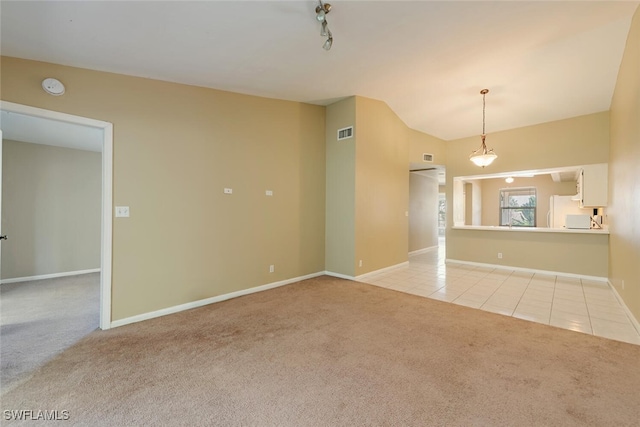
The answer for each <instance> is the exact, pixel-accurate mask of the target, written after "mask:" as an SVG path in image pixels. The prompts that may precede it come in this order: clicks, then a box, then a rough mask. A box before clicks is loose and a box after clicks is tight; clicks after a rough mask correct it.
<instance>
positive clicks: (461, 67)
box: [0, 0, 638, 140]
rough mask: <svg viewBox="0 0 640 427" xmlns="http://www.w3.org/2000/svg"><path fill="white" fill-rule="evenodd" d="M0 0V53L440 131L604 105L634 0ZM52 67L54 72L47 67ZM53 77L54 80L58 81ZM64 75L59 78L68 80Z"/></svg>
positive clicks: (465, 130)
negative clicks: (324, 5)
mask: <svg viewBox="0 0 640 427" xmlns="http://www.w3.org/2000/svg"><path fill="white" fill-rule="evenodd" d="M331 3H332V5H333V9H332V11H331V13H330V14H329V15H328V22H329V27H330V29H331V31H332V32H333V35H334V44H333V48H332V49H331V50H330V51H329V52H326V51H324V50H323V49H322V47H321V46H322V44H323V42H324V39H323V38H322V37H320V35H319V31H320V25H319V23H318V22H317V21H316V19H315V12H314V9H315V6H316V5H317V2H316V1H312V0H297V1H253V2H252V1H237V0H236V1H199V2H183V1H173V2H157V1H141V2H131V1H127V2H119V1H107V2H99V1H79V2H76V1H71V2H64V1H45V2H33V1H28V2H26V1H17V2H7V1H3V2H2V4H1V12H2V13H1V27H0V28H1V46H0V48H1V51H2V54H3V55H6V56H14V57H20V58H27V59H34V60H40V61H48V62H54V63H60V64H65V65H72V66H76V67H83V68H90V69H96V70H103V71H110V72H116V73H122V74H130V75H136V76H142V77H149V78H154V79H160V80H167V81H174V82H181V83H186V84H191V85H199V86H206V87H212V88H217V89H223V90H228V91H233V92H240V93H247V94H254V95H259V96H266V97H272V98H279V99H288V100H295V101H301V102H309V103H317V104H322V105H327V104H329V103H331V102H333V101H335V100H337V99H341V98H343V97H346V96H350V95H360V96H364V97H369V98H374V99H379V100H382V101H385V102H386V103H387V104H388V105H389V106H390V107H391V108H392V109H393V110H394V111H395V112H396V113H397V114H398V116H399V117H400V118H401V119H402V120H403V121H404V122H405V123H406V124H407V125H408V126H410V127H411V128H414V129H417V130H420V131H423V132H426V133H428V134H431V135H434V136H437V137H440V138H443V139H445V140H450V139H456V138H460V137H465V136H471V135H477V134H479V133H480V132H481V130H482V97H481V95H480V94H479V92H480V90H481V89H483V88H485V87H486V88H489V90H490V92H489V94H488V95H487V113H486V117H487V118H486V123H487V124H486V126H487V132H488V133H491V132H495V131H498V130H503V129H510V128H516V127H521V126H526V125H531V124H536V123H542V122H547V121H551V120H558V119H563V118H568V117H574V116H578V115H583V114H589V113H594V112H599V111H604V110H608V109H609V107H610V103H611V97H612V94H613V89H614V85H615V81H616V76H617V72H618V68H619V66H620V61H621V58H622V52H623V49H624V45H625V41H626V37H627V34H628V31H629V25H630V21H631V17H632V15H633V13H634V11H635V10H636V8H637V7H638V2H637V1H632V2H630V1H623V2H612V1H587V2H580V1H558V2H541V1H493V2H481V1H472V2H458V1H440V2H436V1H407V2H405V1H344V0H333V1H331ZM48 77H56V76H48ZM63 83H64V82H63ZM72 90H73V86H72V85H68V87H67V91H72Z"/></svg>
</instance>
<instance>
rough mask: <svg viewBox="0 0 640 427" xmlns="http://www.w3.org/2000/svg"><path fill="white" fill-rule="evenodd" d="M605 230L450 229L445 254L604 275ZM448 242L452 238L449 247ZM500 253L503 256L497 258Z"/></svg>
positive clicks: (605, 269) (517, 265)
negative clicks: (561, 231) (547, 231)
mask: <svg viewBox="0 0 640 427" xmlns="http://www.w3.org/2000/svg"><path fill="white" fill-rule="evenodd" d="M608 237H609V236H608V235H606V234H578V233H540V232H531V231H515V230H508V231H485V230H459V229H456V230H449V233H448V234H447V239H448V240H447V258H448V259H454V260H460V261H472V262H480V263H485V264H497V265H505V266H510V267H520V268H531V269H537V270H547V271H559V272H564V273H571V274H579V275H583V276H584V275H586V276H594V277H607V268H608V259H607V255H608V251H609V243H608V241H609V239H608ZM450 242H453V245H452V247H451V248H449V246H450V244H451V243H450ZM498 253H502V259H499V258H498Z"/></svg>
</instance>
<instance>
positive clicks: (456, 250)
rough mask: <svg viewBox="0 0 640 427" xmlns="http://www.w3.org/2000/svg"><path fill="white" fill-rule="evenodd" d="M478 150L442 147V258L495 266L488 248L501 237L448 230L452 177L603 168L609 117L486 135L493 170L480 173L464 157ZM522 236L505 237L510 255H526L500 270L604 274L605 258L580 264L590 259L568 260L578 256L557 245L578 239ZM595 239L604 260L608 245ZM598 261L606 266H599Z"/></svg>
mask: <svg viewBox="0 0 640 427" xmlns="http://www.w3.org/2000/svg"><path fill="white" fill-rule="evenodd" d="M479 144H480V137H479V136H477V137H470V138H464V139H459V140H455V141H450V142H448V143H447V200H449V201H448V202H447V203H448V206H447V208H448V213H447V224H448V229H447V248H446V250H447V258H450V259H458V260H463V261H472V262H483V263H491V264H496V263H498V259H497V256H496V253H497V252H498V251H494V250H493V249H495V248H493V246H497V245H495V244H493V243H491V242H492V241H495V240H497V241H498V242H500V241H502V240H505V239H507V237H505V236H504V235H503V232H499V231H495V232H491V231H488V232H486V233H478V231H476V230H452V229H451V228H450V225H451V224H453V221H452V219H453V209H452V206H453V203H455V202H456V201H455V200H453V185H454V183H453V178H454V177H455V176H473V175H482V174H493V173H499V172H512V171H522V170H534V169H547V168H555V167H563V166H578V165H585V164H595V163H606V162H608V160H609V113H608V112H602V113H596V114H590V115H586V116H579V117H574V118H571V119H566V120H559V121H555V122H549V123H542V124H539V125H534V126H527V127H523V128H518V129H511V130H507V131H502V132H496V133H491V132H490V131H489V134H488V135H487V146H488V147H489V148H494V149H495V151H496V153H497V154H498V158H497V159H496V160H495V162H494V163H493V164H492V165H490V166H488V167H486V168H484V169H481V168H478V167H477V166H475V165H474V164H473V163H472V162H470V161H469V153H470V152H471V151H473V150H474V149H476V148H477V147H478V146H479ZM463 211H464V210H463ZM456 219H457V221H458V222H459V221H460V218H456ZM462 221H464V218H462ZM487 233H489V234H487ZM491 233H495V235H494V236H492V234H491ZM523 233H524V232H518V233H514V234H512V235H511V237H508V239H509V241H510V242H511V243H510V245H511V246H510V247H511V249H510V251H512V252H514V253H520V252H522V253H527V254H528V255H527V256H526V257H524V258H522V259H518V260H513V263H512V261H510V258H506V259H504V260H503V261H502V262H503V263H504V264H505V265H513V266H518V267H523V268H536V269H541V270H548V271H558V272H567V273H574V274H585V275H595V276H598V277H605V276H606V274H602V271H601V270H602V269H603V268H604V269H606V268H607V264H608V262H607V261H606V258H607V256H606V255H601V256H600V258H598V262H597V263H593V262H584V260H585V259H589V258H590V257H588V256H587V257H584V258H577V259H576V260H573V254H577V253H580V251H573V252H568V251H567V249H568V248H571V245H568V246H567V245H563V244H562V243H561V242H562V239H563V238H567V239H574V240H575V239H579V238H576V237H571V238H568V237H567V236H566V235H565V234H558V235H556V236H554V237H551V236H550V235H548V234H545V235H544V236H537V235H532V234H530V233H529V234H523ZM480 236H482V237H483V238H484V237H486V238H487V239H488V240H487V241H483V240H482V239H479V237H480ZM532 239H539V240H540V241H541V242H547V243H548V244H543V243H540V244H538V245H531V244H530V241H531V240H532ZM594 239H595V238H594ZM597 239H599V240H598V244H599V245H604V247H605V249H606V250H605V252H604V253H605V254H606V253H607V252H608V246H607V244H606V243H604V242H603V241H607V240H608V239H607V236H606V235H605V237H602V236H601V237H598V238H597ZM556 243H558V245H557V246H558V248H560V249H561V248H564V250H560V251H557V250H556V249H553V245H554V244H556ZM487 247H490V248H491V249H489V251H488V252H486V249H487ZM493 252H496V253H493ZM552 253H556V254H557V255H558V256H559V257H560V259H561V260H562V259H563V258H562V257H564V258H565V260H566V263H562V262H560V263H559V262H557V260H556V259H554V258H553V257H549V254H552ZM568 254H570V255H568ZM603 256H604V258H605V261H603V262H600V260H601V259H602V257H603ZM596 264H597V265H596ZM581 266H582V267H581Z"/></svg>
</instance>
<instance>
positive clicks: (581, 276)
mask: <svg viewBox="0 0 640 427" xmlns="http://www.w3.org/2000/svg"><path fill="white" fill-rule="evenodd" d="M444 262H445V264H466V265H473V266H476V267H489V268H497V269H499V270H514V271H524V272H526V273H539V274H550V275H553V276H565V277H574V278H576V279H585V280H594V281H597V282H606V281H607V278H606V277H600V276H585V275H584V274H574V273H566V272H564V271H551V270H538V269H535V268H523V267H512V266H510V265H500V264H485V263H483V262H472V261H461V260H457V259H449V258H447V259H446V260H445V261H444Z"/></svg>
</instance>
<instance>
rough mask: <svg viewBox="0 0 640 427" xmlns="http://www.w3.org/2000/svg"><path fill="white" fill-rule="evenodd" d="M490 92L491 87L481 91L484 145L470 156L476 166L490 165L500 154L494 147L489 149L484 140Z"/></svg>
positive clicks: (482, 137) (483, 137)
mask: <svg viewBox="0 0 640 427" xmlns="http://www.w3.org/2000/svg"><path fill="white" fill-rule="evenodd" d="M488 93H489V89H482V90H481V91H480V95H482V135H481V139H482V145H480V148H478V149H477V150H476V151H474V152H473V153H471V155H470V156H469V160H471V161H472V162H473V163H475V164H476V166H480V167H483V168H484V167H485V166H489V165H490V164H491V163H492V162H493V161H494V160H495V159H496V158H497V157H498V155H497V154H496V153H494V152H493V148H492V149H490V150H487V145H486V144H485V142H484V140H485V138H486V137H487V134H486V133H485V129H484V124H485V123H484V122H485V120H484V119H485V96H486V95H487V94H488Z"/></svg>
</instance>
